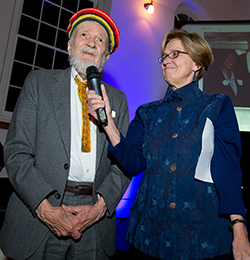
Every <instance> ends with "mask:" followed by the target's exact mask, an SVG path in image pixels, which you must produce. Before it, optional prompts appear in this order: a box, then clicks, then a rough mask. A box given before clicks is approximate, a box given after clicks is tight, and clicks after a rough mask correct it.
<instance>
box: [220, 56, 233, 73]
mask: <svg viewBox="0 0 250 260" xmlns="http://www.w3.org/2000/svg"><path fill="white" fill-rule="evenodd" d="M235 64H236V54H234V53H229V54H228V55H227V56H226V57H225V59H224V61H223V64H222V66H223V67H224V68H226V69H228V70H232V69H233V68H234V66H235Z"/></svg>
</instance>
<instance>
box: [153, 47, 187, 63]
mask: <svg viewBox="0 0 250 260" xmlns="http://www.w3.org/2000/svg"><path fill="white" fill-rule="evenodd" d="M180 53H183V54H188V53H187V52H185V51H178V50H173V51H171V52H170V53H169V54H163V55H162V56H161V57H159V58H158V61H159V62H160V63H162V62H163V61H164V60H165V59H166V58H167V57H168V58H169V59H171V60H172V59H176V58H177V57H178V56H179V54H180Z"/></svg>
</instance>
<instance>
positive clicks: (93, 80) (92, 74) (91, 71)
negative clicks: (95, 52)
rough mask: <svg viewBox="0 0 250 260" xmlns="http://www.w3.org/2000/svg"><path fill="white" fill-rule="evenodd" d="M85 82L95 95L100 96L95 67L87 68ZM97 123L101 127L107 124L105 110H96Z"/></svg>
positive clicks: (97, 73)
mask: <svg viewBox="0 0 250 260" xmlns="http://www.w3.org/2000/svg"><path fill="white" fill-rule="evenodd" d="M86 74H87V80H88V83H89V87H90V89H91V90H94V91H95V92H96V94H97V95H99V96H101V97H102V98H103V96H102V91H101V87H100V86H101V81H100V74H99V71H98V69H97V68H96V67H95V66H89V67H88V68H87V70H86ZM96 113H97V118H98V121H99V123H100V124H101V125H106V124H107V123H108V119H107V114H106V111H105V108H98V109H97V110H96Z"/></svg>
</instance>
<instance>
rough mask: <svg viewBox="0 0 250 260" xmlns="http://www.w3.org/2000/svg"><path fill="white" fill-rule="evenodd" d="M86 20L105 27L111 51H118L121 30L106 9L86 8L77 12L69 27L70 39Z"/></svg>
mask: <svg viewBox="0 0 250 260" xmlns="http://www.w3.org/2000/svg"><path fill="white" fill-rule="evenodd" d="M84 21H94V22H97V23H99V24H100V25H101V26H103V27H104V29H105V30H106V32H107V34H108V38H109V53H113V52H115V51H116V49H117V47H118V45H119V38H120V36H119V30H118V27H117V26H116V24H115V23H114V21H113V20H112V19H111V17H110V16H109V15H108V14H106V13H105V12H104V11H102V10H100V9H96V8H86V9H83V10H81V11H78V12H77V13H75V14H74V15H73V16H72V17H71V19H70V23H69V26H68V28H67V34H68V38H69V39H70V38H71V36H72V33H73V31H74V29H75V28H76V27H77V26H78V25H79V24H80V23H82V22H84Z"/></svg>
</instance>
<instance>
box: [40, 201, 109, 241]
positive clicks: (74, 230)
mask: <svg viewBox="0 0 250 260" xmlns="http://www.w3.org/2000/svg"><path fill="white" fill-rule="evenodd" d="M106 210H107V206H106V203H105V201H104V199H103V197H100V198H99V200H98V201H97V202H96V204H94V205H93V206H90V205H83V206H65V205H62V207H53V206H52V205H51V204H50V203H49V201H48V200H47V199H45V200H43V201H42V202H41V203H40V205H39V206H38V207H37V209H36V214H37V216H38V217H39V219H41V221H43V222H44V223H45V224H46V225H47V226H48V228H49V229H50V230H51V231H52V232H53V233H54V234H55V235H56V236H58V237H61V236H64V237H68V236H71V237H72V238H74V239H79V238H80V237H81V235H82V232H83V231H84V230H85V229H86V228H88V227H89V226H91V225H92V224H94V223H95V222H97V221H98V220H99V219H101V218H102V217H103V216H104V214H105V212H106Z"/></svg>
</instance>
